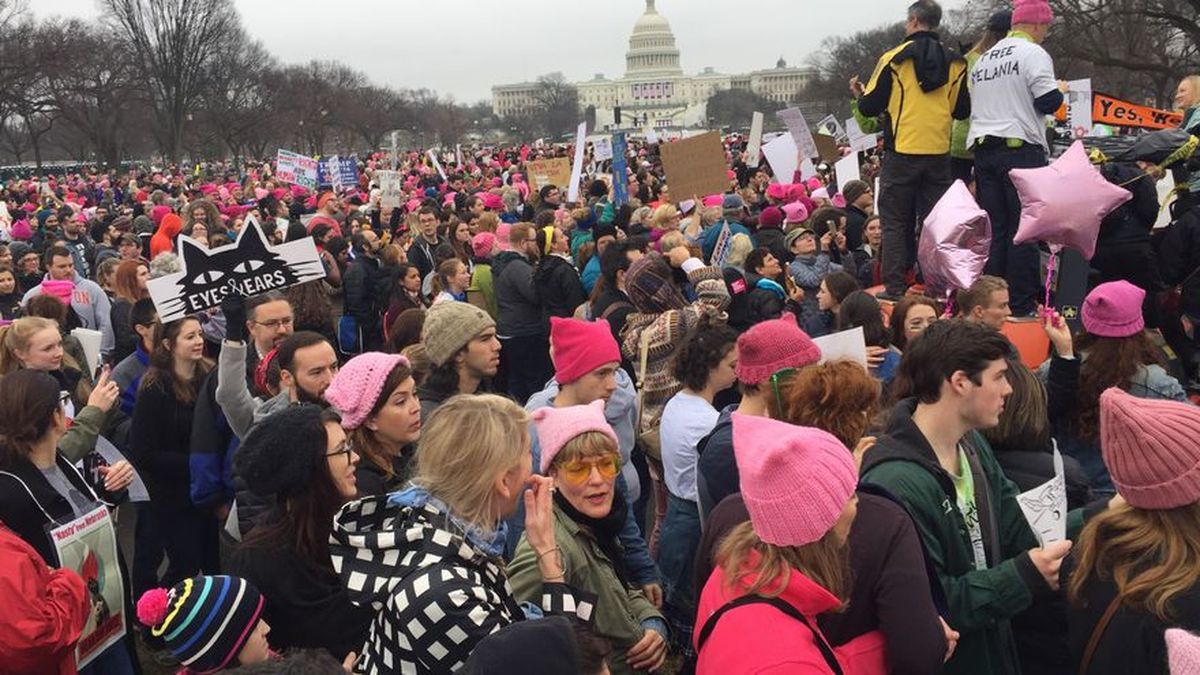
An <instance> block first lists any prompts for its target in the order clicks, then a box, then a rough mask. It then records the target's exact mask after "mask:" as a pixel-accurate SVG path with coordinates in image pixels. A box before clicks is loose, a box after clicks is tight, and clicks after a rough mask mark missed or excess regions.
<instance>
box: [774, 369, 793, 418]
mask: <svg viewBox="0 0 1200 675" xmlns="http://www.w3.org/2000/svg"><path fill="white" fill-rule="evenodd" d="M797 372H799V371H798V370H797V369H796V368H783V369H782V370H777V371H775V372H774V373H773V374H772V375H771V391H772V392H774V393H775V405H777V406H779V410H781V411H782V410H783V395H782V394H781V393H780V392H779V387H780V386H787V383H788V382H791V381H792V378H793V377H795V376H796V373H797Z"/></svg>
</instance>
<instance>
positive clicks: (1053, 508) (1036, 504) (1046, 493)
mask: <svg viewBox="0 0 1200 675" xmlns="http://www.w3.org/2000/svg"><path fill="white" fill-rule="evenodd" d="M1017 503H1018V504H1020V505H1021V513H1023V514H1025V520H1027V521H1029V527H1030V529H1032V530H1033V533H1034V534H1035V535H1037V539H1038V545H1039V546H1042V547H1045V546H1046V544H1052V543H1054V542H1056V541H1062V540H1063V539H1066V538H1067V486H1066V480H1065V479H1064V478H1063V459H1062V455H1060V454H1059V453H1058V448H1055V449H1054V477H1053V478H1051V479H1050V480H1048V481H1046V482H1045V483H1042V484H1041V485H1039V486H1037V487H1035V488H1033V489H1032V490H1026V491H1025V492H1022V493H1021V494H1019V495H1017Z"/></svg>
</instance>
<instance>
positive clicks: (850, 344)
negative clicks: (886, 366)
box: [813, 326, 867, 368]
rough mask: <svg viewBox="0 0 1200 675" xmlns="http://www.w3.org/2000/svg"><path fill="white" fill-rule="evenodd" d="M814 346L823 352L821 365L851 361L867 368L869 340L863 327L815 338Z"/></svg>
mask: <svg viewBox="0 0 1200 675" xmlns="http://www.w3.org/2000/svg"><path fill="white" fill-rule="evenodd" d="M813 344H815V345H816V346H817V347H818V348H820V350H821V363H826V362H829V361H836V360H838V359H850V360H851V361H856V362H858V363H861V364H862V365H863V367H864V368H866V367H867V339H866V337H865V334H864V333H863V329H862V326H859V327H858V328H851V329H850V330H844V331H841V332H839V333H834V334H832V335H825V336H822V337H819V338H813Z"/></svg>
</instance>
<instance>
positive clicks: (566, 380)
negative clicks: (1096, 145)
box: [0, 0, 1200, 675]
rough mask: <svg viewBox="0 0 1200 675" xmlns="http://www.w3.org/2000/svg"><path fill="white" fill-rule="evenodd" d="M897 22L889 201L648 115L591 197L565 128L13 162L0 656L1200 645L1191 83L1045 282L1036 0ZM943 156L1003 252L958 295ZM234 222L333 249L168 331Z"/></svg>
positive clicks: (686, 663) (1015, 661)
mask: <svg viewBox="0 0 1200 675" xmlns="http://www.w3.org/2000/svg"><path fill="white" fill-rule="evenodd" d="M906 18H907V23H906V32H907V35H906V37H905V38H904V40H903V41H902V43H901V44H899V45H898V46H897V47H896V48H895V49H893V50H891V51H888V52H887V53H885V54H883V55H882V56H881V57H880V59H879V63H878V66H877V67H876V69H875V71H874V72H873V73H872V74H871V76H870V77H869V78H867V79H866V80H864V81H865V84H863V83H862V82H860V81H859V79H858V78H855V79H854V80H852V81H851V83H850V84H851V87H850V88H851V91H852V93H853V96H854V99H855V100H854V106H853V109H854V113H855V115H856V116H857V117H859V118H860V119H861V120H862V123H863V126H864V128H878V129H880V130H881V131H882V141H881V148H880V149H879V151H878V154H877V155H876V156H875V159H873V160H872V161H878V162H879V181H878V183H877V186H878V187H877V188H876V187H874V186H873V185H872V184H871V183H870V182H867V181H862V180H854V181H848V182H846V183H845V184H842V185H839V184H838V181H837V178H836V176H834V175H832V174H831V173H830V171H828V170H827V167H825V166H824V165H822V166H821V167H820V170H819V175H818V176H816V177H805V178H806V179H805V180H801V177H800V175H799V172H797V175H795V176H779V175H773V173H772V171H771V168H770V166H769V165H768V164H767V163H765V162H764V163H762V164H761V165H752V164H748V163H747V157H748V155H747V153H746V147H745V138H744V137H740V136H730V137H726V138H725V140H724V145H725V149H726V151H727V153H728V160H729V164H728V166H729V170H728V174H727V177H728V185H727V188H726V190H725V191H724V192H723V193H720V194H714V195H708V196H699V195H679V194H675V195H674V196H672V195H671V192H670V191H669V188H668V184H667V181H669V180H670V178H671V176H669V175H667V174H666V173H665V172H664V168H663V163H662V160H661V158H660V153H659V147H660V146H659V144H658V143H657V141H656V142H650V141H649V140H644V141H643V140H641V139H631V140H630V144H629V155H628V156H627V157H626V159H627V162H628V165H629V168H628V170H627V173H626V175H624V176H620V175H618V176H615V177H614V176H613V175H612V163H611V162H608V161H596V160H595V159H593V158H592V157H591V156H590V155H589V157H588V161H587V162H586V165H587V166H588V167H591V168H594V169H595V170H594V171H588V172H585V174H584V175H583V177H582V184H581V185H580V186H579V187H580V191H579V195H580V196H579V199H578V200H576V201H568V198H567V193H568V189H567V186H563V185H539V184H536V183H534V182H533V181H534V178H535V177H534V176H531V175H530V172H529V171H528V170H527V163H528V162H530V161H532V160H535V159H547V158H554V157H563V156H569V153H571V152H572V151H573V149H572V148H571V147H570V146H564V145H552V144H543V143H541V142H539V143H536V144H521V145H507V146H500V147H474V148H466V147H464V148H463V152H462V155H461V159H459V160H457V161H450V159H451V158H450V157H449V156H448V155H447V156H443V157H442V159H443V162H442V163H436V162H434V161H431V159H432V158H433V157H436V156H437V155H436V153H433V152H430V153H426V152H422V151H411V152H402V153H389V152H376V153H374V154H370V155H364V158H363V159H362V160H361V161H360V162H359V174H358V180H357V182H355V183H350V184H344V185H343V184H339V185H336V186H328V187H321V188H318V189H311V188H305V187H302V186H300V185H297V184H292V183H287V182H284V181H282V180H280V178H279V176H278V175H277V173H276V169H277V168H278V167H276V166H274V165H273V164H272V163H271V162H269V161H264V162H249V163H243V164H241V165H240V166H235V165H232V164H228V163H224V162H209V163H201V164H199V165H196V166H195V167H194V168H193V167H190V166H189V167H187V168H186V169H185V168H183V167H177V166H162V167H132V168H129V169H128V170H120V171H118V170H116V169H112V170H99V169H88V170H83V171H81V172H79V173H71V174H55V175H37V176H27V177H13V178H11V179H9V180H7V181H6V182H5V183H4V184H3V185H2V186H0V205H2V207H0V242H2V243H0V316H2V319H3V325H0V551H2V552H3V558H2V561H0V588H2V589H3V593H2V594H0V597H2V598H3V602H0V672H18V673H59V674H63V675H66V674H70V673H76V672H80V673H87V674H96V675H126V674H131V673H142V672H146V673H157V672H169V671H179V672H183V673H191V674H200V673H212V672H217V671H221V670H230V671H234V672H245V673H267V672H305V673H308V672H334V673H337V672H361V673H450V672H465V673H509V672H512V673H516V672H520V673H586V674H588V675H595V674H598V673H607V672H612V673H637V672H671V673H691V672H695V673H702V674H709V673H712V674H722V675H723V674H727V673H766V672H772V673H854V674H860V673H861V674H868V673H912V674H918V673H921V674H923V673H951V674H959V673H961V674H971V675H984V674H996V675H1003V674H1017V673H1033V674H1041V673H1045V674H1047V675H1049V674H1054V673H1071V672H1079V673H1082V674H1089V673H1090V674H1092V675H1096V674H1099V673H1168V672H1170V673H1175V674H1177V675H1178V674H1180V673H1191V674H1195V673H1200V656H1198V655H1200V637H1198V636H1197V635H1194V634H1193V633H1200V444H1198V441H1197V439H1198V438H1200V407H1197V405H1196V400H1194V399H1193V398H1191V397H1190V394H1192V393H1193V392H1195V391H1196V388H1197V385H1196V383H1197V378H1196V367H1197V362H1196V356H1197V350H1196V348H1195V345H1196V344H1197V342H1200V332H1198V331H1197V330H1196V328H1195V326H1196V325H1197V324H1198V323H1200V309H1197V305H1198V304H1200V301H1198V300H1197V297H1198V293H1197V288H1200V286H1198V284H1200V281H1198V280H1197V279H1198V276H1197V271H1198V270H1200V247H1198V246H1197V244H1196V242H1197V241H1200V234H1197V233H1196V232H1197V229H1198V228H1200V170H1197V169H1198V168H1200V167H1197V166H1196V164H1197V163H1196V161H1195V160H1194V156H1195V148H1196V145H1197V143H1196V137H1197V136H1198V135H1200V76H1193V77H1189V78H1187V79H1185V80H1184V81H1183V82H1182V83H1181V84H1180V85H1179V88H1178V96H1177V100H1176V103H1177V105H1178V106H1179V107H1180V108H1181V109H1183V110H1184V117H1183V119H1184V127H1183V129H1182V130H1164V131H1158V132H1153V133H1145V134H1143V136H1142V137H1141V139H1138V140H1137V141H1136V142H1132V143H1130V144H1129V145H1130V149H1129V150H1128V151H1127V152H1125V153H1124V154H1122V155H1120V156H1119V157H1114V158H1111V159H1110V158H1106V157H1099V158H1098V159H1097V161H1098V162H1100V163H1101V166H1100V167H1099V168H1100V172H1101V173H1102V175H1103V176H1104V177H1105V178H1106V179H1108V180H1109V181H1110V182H1112V183H1114V184H1117V185H1120V186H1122V187H1124V188H1126V189H1128V190H1129V191H1130V192H1131V193H1133V196H1134V199H1133V201H1131V202H1130V203H1129V204H1127V205H1125V206H1122V207H1120V208H1119V209H1117V210H1116V211H1114V212H1112V213H1111V214H1109V215H1108V216H1107V217H1106V218H1105V219H1104V221H1103V223H1102V224H1101V226H1100V229H1099V235H1098V245H1097V253H1096V256H1095V258H1094V259H1093V264H1092V267H1093V269H1092V270H1091V272H1092V273H1091V276H1090V277H1089V279H1088V290H1087V292H1086V297H1085V298H1084V299H1083V300H1082V302H1081V303H1080V306H1079V308H1078V313H1077V314H1076V313H1075V312H1074V311H1071V312H1066V311H1064V312H1063V313H1062V314H1060V313H1059V312H1058V311H1055V309H1054V308H1053V307H1042V306H1041V304H1040V303H1039V296H1040V295H1041V292H1042V281H1041V280H1042V278H1043V275H1044V273H1043V271H1042V268H1041V265H1042V258H1043V251H1042V250H1041V248H1040V247H1039V245H1038V244H1036V243H1022V244H1015V243H1014V241H1013V240H1014V236H1015V234H1016V230H1017V228H1018V223H1019V220H1020V213H1021V204H1020V202H1019V201H1018V200H1017V198H1016V196H1015V192H1014V189H1013V185H1012V182H1011V180H1010V178H1009V174H1008V172H1009V170H1011V169H1014V168H1031V167H1039V166H1044V165H1045V164H1046V163H1047V161H1048V156H1049V153H1050V150H1051V145H1050V143H1049V142H1048V141H1047V125H1046V121H1045V119H1046V115H1048V114H1050V113H1053V112H1054V111H1055V110H1056V109H1058V108H1059V106H1060V104H1061V103H1062V100H1063V92H1062V90H1061V87H1060V84H1059V82H1058V80H1057V79H1056V77H1055V72H1054V65H1053V63H1052V61H1051V59H1050V57H1049V55H1048V54H1047V53H1046V51H1045V50H1044V49H1043V48H1042V47H1041V46H1040V42H1041V41H1042V40H1043V39H1044V38H1045V36H1046V33H1047V31H1048V30H1049V29H1050V27H1051V25H1052V23H1053V20H1054V17H1053V13H1052V11H1051V8H1050V6H1049V4H1047V2H1046V1H1045V0H1017V2H1016V3H1015V6H1014V7H1013V9H1012V11H1004V12H998V13H997V14H995V15H994V16H992V17H991V18H990V19H989V21H988V22H987V25H986V26H985V27H983V30H982V31H981V32H982V37H981V39H980V42H979V43H978V44H977V45H975V46H974V48H973V49H971V51H969V52H968V53H967V54H966V55H965V56H964V55H960V54H959V53H958V52H956V51H955V50H953V49H951V48H950V47H948V46H946V45H944V44H943V43H942V42H941V40H940V38H939V36H938V34H937V29H938V26H939V24H940V21H941V8H940V7H939V6H938V5H937V4H936V3H935V2H932V0H919V1H918V2H915V3H913V4H912V5H911V7H909V9H908V14H907V16H906ZM1146 138H1153V139H1154V142H1143V140H1144V139H1146ZM443 165H444V166H443ZM384 170H389V171H396V172H398V173H399V175H400V177H401V181H402V190H401V195H400V196H399V199H397V198H396V195H395V194H394V192H393V191H391V189H390V187H389V190H388V191H387V193H386V194H385V189H384V188H385V185H384V184H383V180H382V174H380V173H379V172H380V171H384ZM443 171H445V173H443ZM864 175H866V174H864ZM1166 175H1170V176H1173V177H1174V179H1175V181H1176V183H1177V185H1178V186H1179V187H1178V188H1177V189H1176V191H1175V197H1176V198H1175V200H1174V203H1173V205H1172V218H1171V221H1172V222H1171V224H1170V225H1168V226H1167V227H1166V228H1163V229H1160V230H1154V229H1153V226H1154V224H1155V221H1156V220H1157V219H1158V216H1159V211H1160V208H1162V205H1160V204H1159V202H1158V199H1157V196H1156V194H1155V193H1154V187H1153V186H1154V184H1155V183H1156V182H1158V181H1159V180H1160V179H1162V178H1163V177H1164V176H1166ZM956 179H958V180H963V181H964V182H966V183H968V184H969V185H970V186H971V189H972V190H973V192H974V194H975V195H976V196H977V198H978V202H979V205H980V206H981V207H982V208H983V209H984V210H985V211H986V212H987V213H988V215H989V217H990V222H991V227H992V240H991V249H990V256H989V258H988V261H987V265H986V269H984V270H982V272H983V273H982V274H978V275H977V276H976V278H975V279H974V282H973V283H972V284H970V286H969V287H967V288H961V289H957V290H958V293H957V295H956V297H954V298H953V302H952V303H950V304H949V305H947V304H946V302H945V298H944V297H938V298H933V297H927V295H925V294H924V293H923V286H922V276H921V270H920V265H919V264H918V255H917V246H916V242H917V238H918V236H919V232H920V227H921V223H922V222H923V220H924V217H925V215H927V214H928V213H929V211H930V210H931V209H932V207H933V206H934V204H935V203H936V202H937V201H938V200H939V198H940V197H941V196H942V194H943V193H944V192H946V190H947V189H948V188H949V186H950V185H951V182H952V181H953V180H956ZM614 182H622V183H624V184H625V186H624V187H625V188H626V189H625V190H620V191H617V190H615V189H614V188H615V187H616V186H615V185H614ZM876 189H878V190H879V191H880V194H879V195H878V196H877V195H876V194H875V191H876ZM1147 190H1149V195H1147ZM618 193H619V194H626V193H627V194H628V195H629V198H628V200H623V201H618V199H617V197H616V195H617V194H618ZM876 204H878V212H876ZM247 228H258V229H259V230H261V232H262V234H263V235H264V236H265V238H266V240H267V242H269V243H270V244H271V245H283V244H286V243H289V242H295V241H301V240H310V241H311V242H312V244H313V245H314V246H315V249H316V251H317V254H318V256H319V259H320V264H321V266H322V267H323V272H324V274H323V275H321V276H320V278H315V279H311V280H308V281H304V282H302V283H298V284H293V285H290V286H288V287H286V288H277V289H274V290H271V291H268V292H263V293H256V294H250V295H246V294H243V293H242V292H241V289H240V288H239V287H237V286H231V287H228V288H226V293H225V294H224V296H223V299H220V298H217V300H215V301H214V302H212V303H210V306H209V307H208V308H207V309H204V310H202V311H200V312H198V313H194V314H185V315H183V316H182V318H175V319H174V320H168V321H163V320H161V319H160V316H162V317H166V318H170V317H172V316H174V315H172V314H170V312H171V311H172V310H170V309H167V308H165V307H164V305H163V304H162V302H163V301H162V297H161V295H160V296H158V297H155V298H152V297H151V292H150V289H151V287H152V286H155V285H156V282H155V280H156V279H162V278H163V277H167V276H170V275H173V274H178V273H179V272H185V273H186V274H185V276H186V277H187V278H188V279H191V278H192V277H195V279H194V280H192V281H190V282H189V283H200V281H197V280H202V281H204V282H205V283H211V282H213V281H214V279H215V278H216V277H215V276H214V275H215V274H217V272H213V271H199V270H197V269H192V270H188V266H189V265H193V266H194V265H195V264H196V263H195V262H194V261H195V260H197V259H198V258H197V257H196V256H197V253H196V250H197V247H199V248H201V249H209V250H213V249H217V248H219V247H222V246H225V245H229V244H231V243H234V242H237V241H239V237H241V236H243V232H245V231H247ZM250 231H251V232H252V231H253V230H250ZM236 262H237V264H241V263H242V262H247V263H249V264H250V265H251V266H253V265H258V264H262V263H261V261H258V260H256V259H253V258H246V259H245V261H242V260H239V261H236ZM313 264H314V265H315V264H316V263H313ZM202 278H203V279H202ZM1064 314H1065V315H1066V316H1064ZM1017 327H1023V328H1024V329H1025V330H1024V335H1025V336H1028V335H1030V333H1031V332H1032V334H1034V336H1035V337H1037V338H1038V339H1040V340H1041V342H1040V344H1041V345H1042V347H1041V349H1043V351H1041V352H1039V351H1038V348H1036V347H1033V348H1031V347H1030V346H1029V345H1030V341H1029V340H1016V339H1015V338H1014V335H1015V333H1014V330H1016V328H1017ZM851 329H858V330H861V334H862V336H863V343H864V344H863V345H862V347H863V350H862V351H863V354H865V356H864V357H863V359H862V360H858V359H853V358H825V357H824V356H823V351H822V347H821V346H820V344H819V343H820V340H816V339H817V338H821V337H825V336H829V335H832V334H835V333H839V332H841V331H849V330H851ZM1029 329H1032V331H1031V330H1029ZM840 337H842V338H844V336H840ZM1033 342H1034V343H1037V342H1038V340H1034V341H1033ZM1047 345H1048V347H1047ZM1035 493H1036V494H1035ZM1029 495H1035V496H1029ZM106 514H107V515H108V516H109V517H108V518H104V516H105V515H106ZM1042 518H1046V519H1050V520H1053V521H1054V522H1055V523H1057V525H1058V527H1059V528H1060V534H1057V535H1055V534H1054V532H1053V530H1054V528H1050V529H1046V528H1044V527H1042V526H1041V525H1035V524H1034V522H1035V521H1037V522H1042V521H1041V520H1040V519H1042ZM97 523H99V524H100V525H101V526H102V528H105V527H106V528H107V530H105V529H101V530H100V535H99V538H95V537H96V536H97V535H88V536H91V537H93V538H86V537H85V536H84V535H83V534H78V533H82V532H85V531H88V532H90V531H92V530H93V528H95V526H96V524H97ZM77 534H78V537H76V535H77ZM104 541H109V542H111V541H116V542H118V543H117V544H115V545H112V546H111V548H112V549H113V550H112V551H111V553H109V554H104V553H103V550H106V549H104V547H103V546H101V545H100V544H97V542H100V543H101V544H102V543H103V542H104ZM73 546H74V547H76V548H80V547H82V549H83V550H84V553H83V554H81V555H82V558H81V559H82V560H83V562H82V567H80V566H77V565H75V564H74V563H70V562H69V561H71V560H74V559H75V558H74V557H72V556H76V555H77V554H78V551H76V550H75V549H72V547H73ZM118 615H120V616H121V617H122V618H123V620H122V621H121V622H119V623H117V624H113V623H112V619H113V617H115V616H118ZM101 637H103V641H102V640H101ZM101 642H103V644H101ZM98 645H100V646H98Z"/></svg>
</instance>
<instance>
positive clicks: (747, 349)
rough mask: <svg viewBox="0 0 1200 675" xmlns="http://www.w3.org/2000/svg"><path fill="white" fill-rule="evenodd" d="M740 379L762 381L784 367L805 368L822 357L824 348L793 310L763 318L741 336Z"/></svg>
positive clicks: (753, 381)
mask: <svg viewBox="0 0 1200 675" xmlns="http://www.w3.org/2000/svg"><path fill="white" fill-rule="evenodd" d="M737 348H738V360H737V367H736V368H735V369H734V370H735V371H736V372H737V378H738V381H740V382H743V383H745V384H750V385H755V384H762V383H763V382H766V381H767V380H769V379H771V376H772V375H774V374H775V373H777V372H779V371H780V370H783V369H784V368H803V367H804V366H809V365H812V364H814V363H816V362H818V361H820V360H821V350H820V348H818V347H817V345H816V343H814V342H813V341H812V339H811V338H809V337H808V334H807V333H805V332H804V331H802V330H800V327H799V326H797V325H796V319H795V317H794V316H793V315H792V314H791V313H785V314H784V315H783V316H782V317H781V318H778V319H771V320H770V321H762V322H760V323H756V324H754V325H753V326H751V327H750V330H747V331H746V332H745V333H742V334H741V336H739V337H738V341H737Z"/></svg>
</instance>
